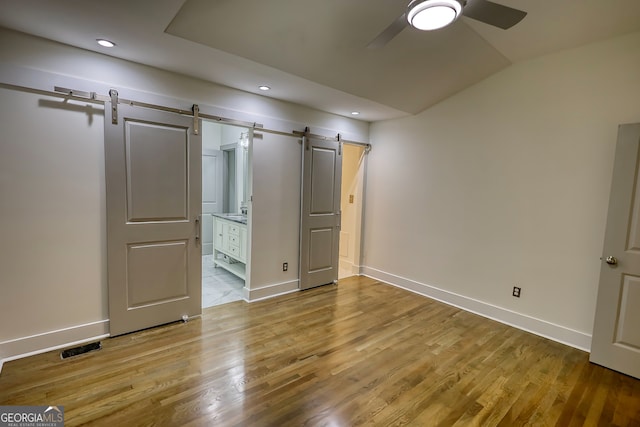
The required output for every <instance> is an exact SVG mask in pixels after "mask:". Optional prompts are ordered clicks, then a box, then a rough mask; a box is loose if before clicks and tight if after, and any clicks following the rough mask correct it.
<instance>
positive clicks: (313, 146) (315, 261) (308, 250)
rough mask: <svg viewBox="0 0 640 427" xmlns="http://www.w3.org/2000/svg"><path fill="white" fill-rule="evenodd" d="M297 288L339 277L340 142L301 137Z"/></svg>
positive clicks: (327, 281) (308, 286)
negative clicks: (300, 207) (301, 161)
mask: <svg viewBox="0 0 640 427" xmlns="http://www.w3.org/2000/svg"><path fill="white" fill-rule="evenodd" d="M303 144H304V149H303V150H302V152H303V163H302V164H303V169H302V221H301V232H300V289H309V288H313V287H315V286H320V285H326V284H328V283H333V282H334V281H336V280H338V258H339V257H338V248H339V243H340V185H341V180H342V152H341V151H342V150H341V148H342V143H340V142H338V141H331V140H320V139H312V138H307V137H305V138H304V141H303Z"/></svg>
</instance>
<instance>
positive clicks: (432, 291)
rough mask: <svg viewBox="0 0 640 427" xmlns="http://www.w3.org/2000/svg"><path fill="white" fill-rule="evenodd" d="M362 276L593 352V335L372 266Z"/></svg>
mask: <svg viewBox="0 0 640 427" xmlns="http://www.w3.org/2000/svg"><path fill="white" fill-rule="evenodd" d="M361 274H362V275H364V276H367V277H371V278H372V279H376V280H380V281H382V282H385V283H388V284H390V285H393V286H396V287H398V288H402V289H405V290H408V291H411V292H415V293H417V294H420V295H423V296H426V297H429V298H432V299H435V300H438V301H440V302H443V303H445V304H448V305H452V306H454V307H458V308H461V309H463V310H465V311H469V312H471V313H475V314H478V315H480V316H483V317H487V318H489V319H492V320H496V321H498V322H500V323H504V324H506V325H509V326H513V327H515V328H518V329H522V330H524V331H527V332H531V333H532V334H536V335H539V336H541V337H545V338H549V339H550V340H553V341H557V342H559V343H561V344H565V345H568V346H571V347H574V348H577V349H579V350H583V351H586V352H589V351H590V349H591V335H589V334H586V333H584V332H580V331H576V330H573V329H569V328H567V327H564V326H561V325H557V324H555V323H551V322H547V321H545V320H541V319H537V318H535V317H531V316H527V315H526V314H521V313H517V312H515V311H512V310H508V309H506V308H502V307H498V306H495V305H492V304H489V303H486V302H483V301H479V300H476V299H473V298H469V297H465V296H463V295H459V294H456V293H453V292H449V291H446V290H443V289H439V288H436V287H434V286H430V285H426V284H424V283H419V282H416V281H414V280H411V279H407V278H404V277H401V276H396V275H395V274H392V273H387V272H385V271H381V270H377V269H375V268H372V267H367V266H363V267H362V268H361Z"/></svg>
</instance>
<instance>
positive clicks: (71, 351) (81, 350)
mask: <svg viewBox="0 0 640 427" xmlns="http://www.w3.org/2000/svg"><path fill="white" fill-rule="evenodd" d="M101 348H102V344H100V341H98V342H92V343H91V344H85V345H81V346H80V347H74V348H68V349H66V350H63V351H62V352H61V353H60V357H61V358H62V359H66V358H68V357H73V356H78V355H80V354H85V353H88V352H90V351H95V350H100V349H101Z"/></svg>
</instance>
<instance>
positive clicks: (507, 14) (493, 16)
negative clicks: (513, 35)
mask: <svg viewBox="0 0 640 427" xmlns="http://www.w3.org/2000/svg"><path fill="white" fill-rule="evenodd" d="M462 14H463V15H464V16H466V17H467V18H471V19H475V20H476V21H480V22H484V23H485V24H489V25H493V26H494V27H498V28H502V29H503V30H506V29H507V28H511V27H513V26H514V25H516V24H517V23H518V22H520V21H522V19H523V18H524V17H525V16H527V12H524V11H522V10H518V9H514V8H512V7H509V6H503V5H501V4H498V3H494V2H491V1H489V0H470V1H469V3H467V5H466V6H465V7H464V9H463V11H462Z"/></svg>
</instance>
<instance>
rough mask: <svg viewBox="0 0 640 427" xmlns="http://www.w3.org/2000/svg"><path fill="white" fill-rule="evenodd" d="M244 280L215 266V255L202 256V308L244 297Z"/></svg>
mask: <svg viewBox="0 0 640 427" xmlns="http://www.w3.org/2000/svg"><path fill="white" fill-rule="evenodd" d="M242 288H244V280H242V279H240V278H239V277H237V276H235V275H233V274H231V273H229V272H228V271H227V270H225V269H223V268H215V267H214V266H213V255H204V256H203V257H202V308H207V307H212V306H214V305H220V304H225V303H228V302H232V301H239V300H242V299H243V292H242Z"/></svg>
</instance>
